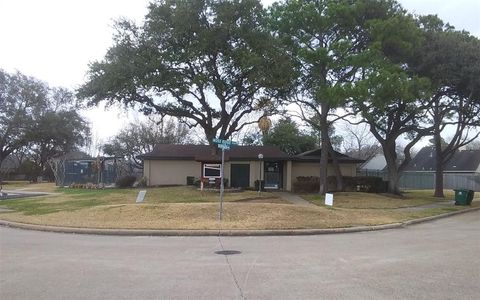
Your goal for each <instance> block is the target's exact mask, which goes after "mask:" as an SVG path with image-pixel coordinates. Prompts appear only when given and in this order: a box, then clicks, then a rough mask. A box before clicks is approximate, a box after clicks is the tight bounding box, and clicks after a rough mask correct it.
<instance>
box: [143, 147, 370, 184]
mask: <svg viewBox="0 0 480 300" xmlns="http://www.w3.org/2000/svg"><path fill="white" fill-rule="evenodd" d="M321 152H322V151H321V149H316V150H312V151H308V152H305V153H302V154H299V155H296V156H289V155H287V154H285V153H284V152H282V151H281V150H280V149H279V148H277V147H274V146H234V147H232V148H231V149H230V150H226V151H225V166H224V172H225V174H224V178H226V179H228V184H229V186H231V187H254V186H255V181H256V180H258V179H262V180H265V188H270V189H284V190H287V191H290V190H292V184H293V182H294V181H295V180H296V178H297V177H299V176H318V175H319V164H320V155H321ZM220 154H221V152H220V151H215V148H214V147H213V146H209V145H165V144H164V145H157V146H156V147H155V148H154V150H153V151H152V152H150V153H147V154H145V155H142V156H141V157H142V158H143V160H144V166H143V175H144V176H145V177H146V178H147V184H148V185H149V186H155V185H184V184H186V178H187V176H193V177H196V178H200V177H207V178H219V177H220V163H221V155H220ZM259 154H262V155H263V159H259ZM337 157H338V160H339V162H340V168H341V171H342V175H344V176H355V175H356V169H357V165H358V164H359V163H362V162H363V160H358V159H354V158H351V157H349V156H347V155H344V154H341V153H337ZM328 174H329V175H333V168H332V167H331V166H329V168H328Z"/></svg>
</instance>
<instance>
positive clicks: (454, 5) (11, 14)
mask: <svg viewBox="0 0 480 300" xmlns="http://www.w3.org/2000/svg"><path fill="white" fill-rule="evenodd" d="M263 2H264V3H265V4H266V5H269V4H271V3H272V2H274V1H273V0H264V1H263ZM399 2H400V3H401V4H402V5H403V6H404V8H406V9H407V10H408V11H410V12H412V13H415V14H422V15H423V14H437V15H439V17H440V18H442V19H443V20H444V21H446V22H449V23H450V24H451V25H453V26H455V27H456V28H457V29H465V30H467V31H469V32H471V33H472V34H474V35H476V36H477V37H480V21H479V16H478V14H479V12H480V0H400V1H399ZM148 3H149V1H147V0H75V1H73V0H41V1H40V0H0V68H2V69H4V70H6V71H8V72H14V71H15V70H18V71H20V72H22V73H24V74H26V75H30V76H34V77H36V78H38V79H41V80H44V81H46V82H48V83H49V84H50V85H52V86H64V87H68V88H72V89H74V88H76V87H78V86H79V85H80V84H81V83H82V82H83V81H84V79H85V73H86V71H87V69H88V63H89V62H91V61H94V60H99V59H102V58H103V56H104V55H105V52H106V50H107V48H108V47H109V46H111V45H112V34H113V28H112V25H113V22H114V20H115V19H117V18H119V17H121V16H123V17H127V18H129V19H132V20H136V21H138V22H140V21H141V20H142V19H143V16H144V15H145V13H146V11H147V9H146V7H147V4H148ZM87 116H88V118H90V120H91V122H92V125H93V132H94V133H95V134H96V135H97V136H100V138H102V139H105V138H107V137H108V136H111V135H113V134H115V133H116V132H117V131H118V129H119V128H121V126H122V125H124V124H125V118H126V117H130V118H131V117H132V114H130V115H129V116H125V115H124V114H123V113H122V114H121V115H120V113H119V112H118V111H116V110H113V111H109V112H105V111H104V109H103V108H97V109H93V110H91V111H90V112H88V114H87Z"/></svg>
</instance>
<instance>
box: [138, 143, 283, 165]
mask: <svg viewBox="0 0 480 300" xmlns="http://www.w3.org/2000/svg"><path fill="white" fill-rule="evenodd" d="M216 148H217V147H216V146H209V145H172V144H168V145H167V144H161V145H157V146H156V147H155V148H154V149H153V151H152V152H150V153H147V154H145V155H142V156H141V157H142V158H143V159H162V160H196V161H220V160H221V151H220V150H218V151H217V153H215V149H216ZM260 153H261V154H263V159H264V160H289V159H290V156H289V155H287V154H285V153H284V152H282V151H281V150H280V149H278V148H277V147H274V146H232V147H231V148H230V150H227V151H225V160H258V154H260Z"/></svg>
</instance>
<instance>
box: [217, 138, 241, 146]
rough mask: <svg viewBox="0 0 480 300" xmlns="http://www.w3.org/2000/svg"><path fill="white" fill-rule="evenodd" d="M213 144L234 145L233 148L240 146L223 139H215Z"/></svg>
mask: <svg viewBox="0 0 480 300" xmlns="http://www.w3.org/2000/svg"><path fill="white" fill-rule="evenodd" d="M213 142H214V143H215V144H219V145H233V146H235V145H238V143H237V142H234V141H230V140H222V139H217V138H214V139H213Z"/></svg>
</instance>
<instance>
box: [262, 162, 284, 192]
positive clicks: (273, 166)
mask: <svg viewBox="0 0 480 300" xmlns="http://www.w3.org/2000/svg"><path fill="white" fill-rule="evenodd" d="M264 170H265V188H266V189H278V188H281V187H282V163H281V162H272V161H266V162H265V168H264Z"/></svg>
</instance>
